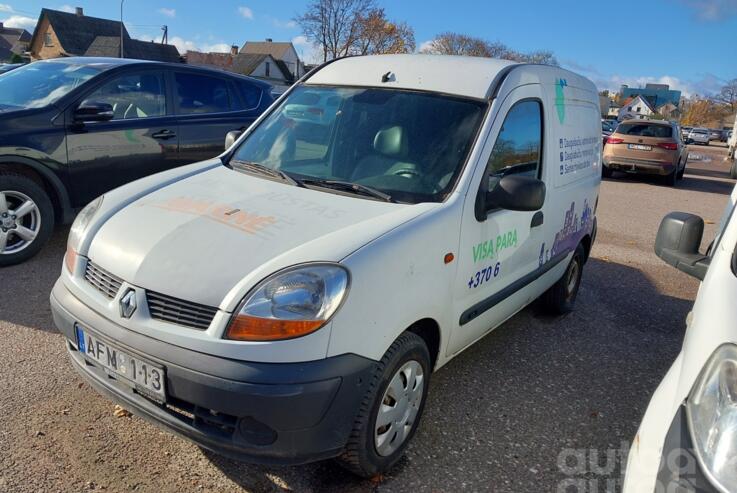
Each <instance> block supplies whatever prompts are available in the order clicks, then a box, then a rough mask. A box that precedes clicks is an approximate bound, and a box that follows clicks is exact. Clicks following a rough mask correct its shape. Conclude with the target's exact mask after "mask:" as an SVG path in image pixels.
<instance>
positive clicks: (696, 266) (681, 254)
mask: <svg viewBox="0 0 737 493" xmlns="http://www.w3.org/2000/svg"><path fill="white" fill-rule="evenodd" d="M703 236H704V220H703V219H701V218H700V217H699V216H696V215H694V214H688V213H686V212H671V213H670V214H668V215H667V216H665V217H664V218H663V220H662V221H661V222H660V228H658V236H657V237H656V238H655V255H657V256H658V257H660V258H661V259H662V260H664V261H665V263H667V264H669V265H672V266H673V267H675V268H676V269H678V270H680V271H682V272H685V273H686V274H688V275H690V276H693V277H695V278H696V279H700V280H703V279H704V276H706V271H707V269H708V268H709V263H710V262H711V258H709V257H708V256H706V255H703V254H701V253H699V247H700V246H701V239H702V237H703Z"/></svg>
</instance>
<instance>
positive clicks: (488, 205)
mask: <svg viewBox="0 0 737 493" xmlns="http://www.w3.org/2000/svg"><path fill="white" fill-rule="evenodd" d="M489 179H490V177H486V178H485V179H484V183H483V184H482V188H481V193H479V197H478V200H477V201H476V218H477V219H478V220H480V221H483V220H484V219H486V214H487V212H488V211H490V210H492V209H507V210H510V211H536V210H539V209H541V208H542V206H543V204H544V203H545V183H544V182H543V181H542V180H538V179H537V178H533V177H531V176H524V175H507V176H503V177H502V178H501V179H500V180H499V181H498V182H497V183H496V185H495V186H494V187H493V189H492V190H491V191H487V192H484V190H488V188H489ZM491 179H493V177H492V178H491Z"/></svg>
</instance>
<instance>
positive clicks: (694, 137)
mask: <svg viewBox="0 0 737 493" xmlns="http://www.w3.org/2000/svg"><path fill="white" fill-rule="evenodd" d="M710 140H711V133H710V132H709V129H708V128H693V129H691V131H690V132H689V133H688V137H687V138H686V143H687V144H703V145H707V146H708V145H709V141H710Z"/></svg>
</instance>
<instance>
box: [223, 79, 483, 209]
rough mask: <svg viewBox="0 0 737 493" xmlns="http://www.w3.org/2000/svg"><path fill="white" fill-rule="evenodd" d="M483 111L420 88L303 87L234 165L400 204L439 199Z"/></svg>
mask: <svg viewBox="0 0 737 493" xmlns="http://www.w3.org/2000/svg"><path fill="white" fill-rule="evenodd" d="M485 109H486V103H485V102H483V101H477V100H469V99H463V98H457V97H452V96H446V95H440V94H433V93H423V92H417V91H402V90H388V89H375V88H362V89H361V88H342V87H325V86H319V87H315V86H299V87H297V88H295V89H294V90H293V91H292V92H291V93H290V94H289V96H288V97H287V98H286V99H285V100H284V101H283V102H282V103H281V104H280V105H279V107H278V108H276V109H274V110H273V111H272V112H271V114H270V115H269V116H268V117H267V118H266V119H265V120H264V121H263V122H261V124H260V125H259V126H258V127H257V128H256V129H255V130H253V131H252V133H251V134H250V135H249V136H248V137H247V138H246V139H245V141H244V142H243V143H242V144H241V145H240V147H239V148H238V149H237V150H236V152H235V154H234V155H233V157H232V159H231V164H235V163H238V162H241V163H246V164H251V165H252V164H257V165H261V166H262V167H263V166H265V167H268V168H270V169H272V170H278V171H279V172H280V173H281V174H286V175H288V176H289V177H291V178H293V179H294V180H297V181H298V182H299V183H304V184H305V185H306V186H311V185H316V186H318V187H319V186H320V183H323V184H326V182H333V183H327V184H328V185H335V183H334V182H337V181H339V182H342V183H341V184H342V185H345V184H346V183H351V184H356V185H358V187H355V188H356V189H359V188H363V189H364V191H365V189H367V188H370V189H371V190H372V191H374V192H376V191H378V192H379V194H384V195H385V196H389V197H391V199H392V200H396V201H400V202H409V203H418V202H439V201H442V200H443V199H444V198H445V196H446V195H447V194H448V193H449V192H450V191H451V190H452V188H453V186H454V184H455V180H456V178H457V176H458V175H459V173H460V171H461V170H462V168H463V164H464V162H465V160H466V157H467V156H468V153H469V152H470V150H471V147H472V145H473V142H474V139H475V137H476V134H477V131H478V128H479V125H480V124H481V120H482V118H483V115H484V111H485ZM345 188H346V187H343V190H342V191H343V192H345V191H346V190H345ZM349 191H350V190H349ZM377 195H378V194H377Z"/></svg>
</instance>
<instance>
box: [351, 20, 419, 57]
mask: <svg viewBox="0 0 737 493" xmlns="http://www.w3.org/2000/svg"><path fill="white" fill-rule="evenodd" d="M414 50H415V32H414V30H413V29H412V28H411V27H410V26H409V25H407V24H406V23H404V22H401V23H396V24H395V23H393V22H390V21H389V20H387V18H386V14H385V13H384V9H373V10H371V11H370V12H368V13H367V14H364V15H361V16H360V19H359V30H358V34H357V36H356V43H355V46H354V47H353V49H352V50H351V51H352V52H354V53H356V54H359V55H377V54H385V53H410V52H413V51H414Z"/></svg>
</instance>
